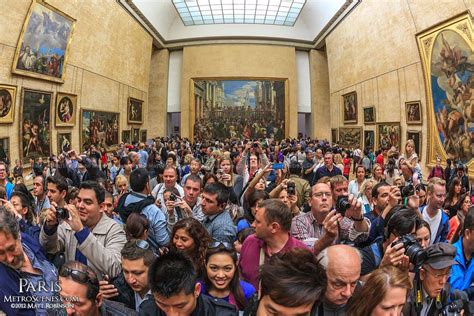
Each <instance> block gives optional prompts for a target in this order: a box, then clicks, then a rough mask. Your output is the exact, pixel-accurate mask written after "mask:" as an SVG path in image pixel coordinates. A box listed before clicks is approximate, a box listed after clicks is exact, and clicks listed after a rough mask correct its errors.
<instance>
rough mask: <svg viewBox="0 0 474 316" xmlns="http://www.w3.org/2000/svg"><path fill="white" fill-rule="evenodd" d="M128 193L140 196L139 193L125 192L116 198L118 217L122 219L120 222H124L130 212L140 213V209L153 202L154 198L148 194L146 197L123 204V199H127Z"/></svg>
mask: <svg viewBox="0 0 474 316" xmlns="http://www.w3.org/2000/svg"><path fill="white" fill-rule="evenodd" d="M130 194H131V195H134V196H136V197H142V196H139V195H137V194H135V193H133V192H129V193H125V194H123V195H122V196H121V197H120V199H119V200H118V203H117V211H118V212H119V214H120V218H121V219H122V222H124V223H126V222H127V218H128V216H130V214H132V213H134V212H135V213H141V211H142V210H143V209H144V208H145V207H147V206H148V205H151V204H154V203H155V199H154V198H153V197H152V196H151V195H149V196H147V197H146V198H144V199H141V200H140V201H137V202H134V203H130V204H128V205H127V206H125V200H126V199H127V197H128V196H129V195H130Z"/></svg>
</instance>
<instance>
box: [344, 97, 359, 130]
mask: <svg viewBox="0 0 474 316" xmlns="http://www.w3.org/2000/svg"><path fill="white" fill-rule="evenodd" d="M342 100H343V108H342V112H343V117H344V124H357V92H355V91H353V92H350V93H347V94H344V95H343V96H342Z"/></svg>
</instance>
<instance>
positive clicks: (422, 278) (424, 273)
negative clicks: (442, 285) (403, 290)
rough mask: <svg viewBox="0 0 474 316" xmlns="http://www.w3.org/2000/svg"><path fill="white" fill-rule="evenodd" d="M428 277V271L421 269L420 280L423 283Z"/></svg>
mask: <svg viewBox="0 0 474 316" xmlns="http://www.w3.org/2000/svg"><path fill="white" fill-rule="evenodd" d="M425 277H426V271H425V269H423V268H421V269H420V280H421V281H423V280H424V279H425Z"/></svg>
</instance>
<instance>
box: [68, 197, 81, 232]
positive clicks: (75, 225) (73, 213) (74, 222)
mask: <svg viewBox="0 0 474 316" xmlns="http://www.w3.org/2000/svg"><path fill="white" fill-rule="evenodd" d="M64 208H65V209H67V210H68V211H69V218H66V219H65V220H64V221H65V222H66V223H68V224H69V226H71V229H72V230H73V231H75V232H80V231H81V230H82V229H83V228H84V225H83V224H82V221H81V218H80V217H79V211H78V210H77V208H76V207H75V206H74V205H72V204H68V205H66V206H64Z"/></svg>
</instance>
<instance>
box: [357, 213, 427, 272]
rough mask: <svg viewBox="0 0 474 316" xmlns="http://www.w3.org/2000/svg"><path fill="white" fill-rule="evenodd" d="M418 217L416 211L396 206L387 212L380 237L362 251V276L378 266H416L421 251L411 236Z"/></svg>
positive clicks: (420, 256) (421, 254)
mask: <svg viewBox="0 0 474 316" xmlns="http://www.w3.org/2000/svg"><path fill="white" fill-rule="evenodd" d="M417 217H418V215H417V213H416V211H415V210H413V209H409V208H406V207H405V206H402V205H397V206H395V207H393V208H392V209H391V210H390V211H389V212H388V214H387V216H386V217H385V221H384V233H383V238H379V239H377V240H375V241H374V242H373V243H372V244H370V245H369V246H366V247H364V248H363V249H362V250H361V255H362V265H361V266H362V269H361V275H362V276H365V275H368V274H369V273H371V272H372V271H374V270H375V269H377V268H378V267H379V266H385V265H392V266H396V267H402V268H408V267H409V263H412V264H414V265H417V264H419V262H418V260H419V259H420V258H422V257H423V249H422V248H421V247H420V246H419V245H418V243H417V241H416V238H415V237H414V236H413V234H415V229H416V228H415V220H416V218H417ZM408 248H410V252H409V251H408Z"/></svg>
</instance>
